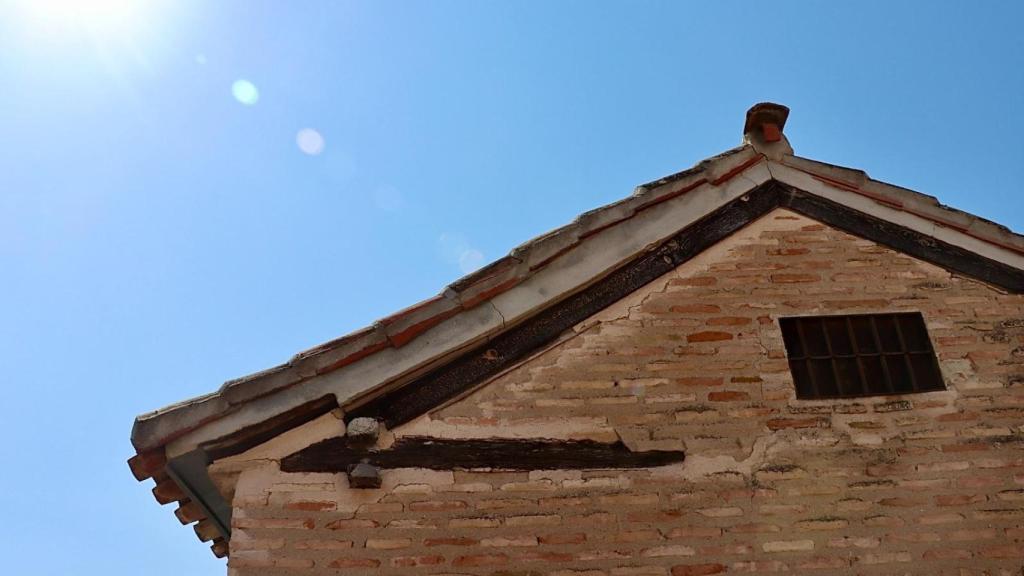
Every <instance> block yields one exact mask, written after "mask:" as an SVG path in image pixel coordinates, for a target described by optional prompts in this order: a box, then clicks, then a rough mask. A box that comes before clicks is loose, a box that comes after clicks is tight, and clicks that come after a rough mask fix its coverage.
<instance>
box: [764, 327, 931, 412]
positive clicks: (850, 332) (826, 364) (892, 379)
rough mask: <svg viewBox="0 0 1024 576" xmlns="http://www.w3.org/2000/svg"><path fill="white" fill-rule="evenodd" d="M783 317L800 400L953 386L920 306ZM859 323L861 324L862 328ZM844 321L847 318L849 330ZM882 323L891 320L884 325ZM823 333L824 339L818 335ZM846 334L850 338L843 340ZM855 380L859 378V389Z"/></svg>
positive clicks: (913, 392)
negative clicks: (873, 311)
mask: <svg viewBox="0 0 1024 576" xmlns="http://www.w3.org/2000/svg"><path fill="white" fill-rule="evenodd" d="M778 320H779V330H780V332H782V336H783V342H784V347H785V350H786V361H787V363H788V364H789V370H790V376H791V377H792V379H793V384H794V390H795V392H796V397H797V399H799V400H841V399H850V398H867V397H877V396H898V395H904V394H921V393H926V392H940V391H943V390H948V386H947V385H946V382H945V378H944V377H943V375H942V370H941V368H940V366H939V362H938V356H937V355H936V352H935V346H934V345H933V344H932V341H931V336H930V335H929V333H928V326H927V323H926V322H925V320H924V315H923V314H922V313H921V312H919V311H900V312H875V313H858V314H827V315H803V316H785V317H779V318H778ZM855 323H856V324H859V326H858V327H856V328H855V326H854V324H855ZM815 324H817V328H815ZM838 324H844V325H845V330H843V327H842V326H837V325H838ZM879 324H886V326H883V328H882V329H880V328H879ZM815 329H817V333H816V334H812V335H810V336H808V334H807V332H809V331H813V330H815ZM869 329H870V332H868V330H869ZM886 330H890V331H889V332H887V331H886ZM837 335H840V337H839V338H836V336H837ZM818 336H820V341H819V340H815V339H814V338H815V337H818ZM844 339H845V344H844V343H842V342H840V341H842V340H844ZM833 340H836V343H835V344H834V343H833ZM862 347H863V348H865V349H862ZM835 348H842V350H839V351H837V350H835ZM893 362H895V364H892V363H893ZM898 376H902V378H897V377H898ZM919 380H921V381H920V382H919ZM851 384H856V389H854V386H852V385H851ZM908 384H909V386H908Z"/></svg>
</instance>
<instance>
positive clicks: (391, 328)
mask: <svg viewBox="0 0 1024 576" xmlns="http://www.w3.org/2000/svg"><path fill="white" fill-rule="evenodd" d="M787 115H788V109H786V108H785V107H782V106H779V105H774V104H759V105H756V106H754V107H753V108H751V110H750V111H749V112H748V114H747V118H746V126H745V134H744V142H743V144H742V145H741V146H739V147H737V148H734V149H732V150H729V151H726V152H724V153H722V154H720V155H718V156H714V157H712V158H708V159H707V160H704V161H702V162H700V163H699V164H697V165H696V166H694V167H693V168H691V169H689V170H685V171H683V172H679V173H677V174H673V175H671V176H667V177H665V178H661V179H659V180H656V181H654V182H650V183H647V184H644V185H641V186H639V187H637V188H636V190H635V191H634V193H633V194H632V195H631V196H629V197H627V198H624V199H622V200H620V201H618V202H614V203H612V204H608V205H606V206H603V207H601V208H598V209H595V210H591V211H589V212H585V213H583V214H581V215H580V216H579V217H577V218H576V220H574V221H573V222H572V223H571V224H568V225H566V226H563V227H561V228H558V229H556V230H553V231H551V232H549V233H547V234H544V235H542V236H540V237H537V238H534V239H533V240H530V241H528V242H526V243H525V244H522V245H520V246H519V247H517V248H515V249H513V250H512V251H511V252H510V253H509V255H508V256H505V257H504V258H501V259H499V260H497V261H496V262H493V263H491V264H490V265H488V266H486V267H485V268H483V269H481V270H478V271H477V272H474V273H472V274H469V275H467V276H465V277H463V278H461V279H459V280H457V281H455V282H454V283H452V284H451V285H449V286H448V287H446V288H445V289H444V290H443V291H442V292H441V293H440V294H438V295H437V296H435V297H433V298H430V299H427V300H425V301H423V302H420V303H418V304H415V305H413V306H411V307H409V308H406V309H405V310H402V311H399V312H396V313H395V314H392V315H391V316H388V317H386V318H383V319H381V320H378V321H377V322H375V323H373V324H372V325H370V326H367V327H366V328H363V329H361V330H358V331H356V332H353V333H351V334H348V335H346V336H343V337H341V338H338V339H336V340H332V341H330V342H327V343H324V344H322V345H320V346H317V347H315V348H312V349H310V350H306V351H304V352H300V353H299V354H296V355H295V356H294V357H293V358H292V359H291V360H289V361H288V362H287V363H285V364H282V365H280V366H276V367H274V368H270V369H268V370H265V371H262V372H259V373H256V374H252V375H249V376H245V377H243V378H239V379H236V380H231V381H229V382H226V383H225V384H224V385H223V386H221V388H220V389H219V390H218V391H217V392H214V393H211V394H208V395H205V396H201V397H198V398H193V399H190V400H186V401H184V402H181V403H178V404H174V405H172V406H168V407H166V408H162V409H160V410H157V411H154V412H150V413H147V414H143V415H141V416H139V417H138V418H137V419H136V421H135V425H134V427H133V430H132V443H133V445H134V446H135V448H136V450H137V451H138V454H137V455H136V456H135V457H133V458H132V459H131V460H130V461H129V463H130V465H131V466H132V470H133V472H134V473H135V475H136V477H137V478H138V479H139V480H143V479H145V478H148V477H154V478H155V479H156V480H157V482H158V485H157V488H156V489H154V494H155V495H156V497H157V500H158V501H161V502H162V503H163V502H164V501H175V500H177V501H179V502H182V501H184V502H185V503H184V504H183V505H182V506H181V507H180V508H179V511H181V510H185V512H181V513H179V519H182V520H183V522H184V520H186V519H187V520H197V519H203V520H204V521H205V522H207V524H206V526H204V528H203V532H204V533H203V534H200V536H201V537H203V538H206V537H210V536H212V537H214V538H215V537H216V533H215V532H214V531H212V530H210V526H209V524H210V520H216V519H215V518H209V517H210V516H218V513H217V511H215V510H211V506H210V504H209V503H204V502H203V501H202V498H201V494H199V492H200V491H201V490H202V487H201V486H196V482H195V481H191V482H190V481H189V480H188V479H187V478H182V477H181V476H182V474H183V472H182V471H181V470H184V468H182V467H180V466H179V467H177V471H176V467H175V466H170V465H168V460H170V461H171V462H172V463H173V462H176V461H179V460H180V461H182V462H184V461H185V458H186V457H188V458H192V459H193V468H196V467H202V466H205V463H206V462H209V461H211V460H214V459H217V458H220V457H223V456H226V455H230V454H234V453H238V452H240V451H242V450H245V449H247V448H249V447H251V446H254V445H256V444H259V443H261V442H263V441H266V440H267V439H269V438H271V437H273V436H274V435H276V434H278V433H280V432H281V431H283V430H286V429H288V428H291V427H294V426H296V425H298V424H301V423H303V422H305V421H308V420H310V419H311V418H314V417H316V416H318V415H320V414H323V413H325V412H327V411H329V410H331V409H333V408H336V407H338V406H340V407H342V408H343V409H344V410H345V411H346V413H347V414H357V413H363V414H368V415H372V416H376V417H379V418H382V419H384V420H385V421H387V422H388V423H389V424H397V423H401V422H402V421H405V420H407V419H408V418H409V417H410V415H412V416H415V415H417V414H414V412H415V411H416V410H419V409H421V408H422V406H426V405H429V404H430V403H431V402H436V403H439V402H442V401H444V400H446V399H448V398H450V397H452V395H454V394H458V393H460V392H461V391H462V390H463V389H464V387H465V386H468V385H470V384H472V383H473V382H478V381H479V379H480V378H481V377H482V376H486V372H487V370H494V369H496V368H498V367H500V366H501V365H503V363H504V361H514V358H512V356H514V355H515V354H518V353H522V351H523V350H526V351H528V350H530V349H532V348H531V346H532V347H536V345H537V344H538V342H541V341H542V340H543V338H551V337H552V335H553V334H554V335H557V332H558V330H560V329H564V328H562V327H564V326H565V325H566V323H568V326H570V327H571V326H572V325H573V323H574V322H577V321H579V320H578V319H577V318H578V317H579V315H581V314H587V313H588V311H589V310H592V309H594V308H595V307H596V308H597V309H600V308H601V307H603V306H606V305H607V304H608V303H610V302H608V300H609V299H614V298H618V297H621V295H620V294H621V293H622V292H623V291H627V292H626V293H628V291H630V290H633V289H635V288H636V287H639V285H642V284H643V283H645V282H647V281H649V280H645V279H646V278H648V276H649V275H651V274H657V273H658V270H660V266H662V265H664V266H675V265H678V263H680V262H682V261H685V259H688V258H689V257H692V255H695V254H696V253H697V252H699V251H700V250H702V249H703V247H706V246H707V245H709V243H713V242H714V241H716V240H717V239H718V238H720V237H724V236H723V235H728V234H731V232H732V231H734V230H735V229H738V227H740V226H742V225H744V224H745V223H746V222H749V221H750V220H751V219H753V218H756V217H757V216H758V215H759V212H758V211H759V210H760V211H764V210H767V209H771V208H773V207H777V206H786V207H790V208H792V209H795V210H797V211H802V212H804V213H807V214H808V215H810V216H812V217H816V218H819V219H825V220H830V222H829V223H830V224H832V225H835V226H837V227H840V228H845V229H847V230H848V231H850V232H853V233H857V234H861V235H865V236H869V237H870V236H872V235H874V237H876V238H877V239H878V240H879V241H880V242H882V243H888V244H890V245H892V244H899V247H900V249H902V250H904V251H906V252H908V253H911V254H912V255H915V256H917V257H920V258H922V259H924V260H929V261H932V262H934V263H936V264H939V265H941V266H945V267H946V268H949V269H951V270H954V271H956V272H958V273H961V274H964V275H967V276H971V277H974V278H977V279H979V280H982V281H985V282H988V283H990V284H992V285H994V286H997V287H999V288H1001V289H1004V290H1007V291H1010V292H1024V237H1022V236H1020V235H1017V234H1014V233H1013V232H1011V231H1010V230H1008V229H1007V228H1005V227H1003V226H1000V225H998V224H995V223H993V222H990V221H988V220H984V219H982V218H978V217H975V216H972V215H970V214H967V213H965V212H961V211H959V210H955V209H952V208H949V207H946V206H943V205H942V204H940V203H939V202H938V201H937V200H936V199H935V198H933V197H931V196H926V195H923V194H920V193H917V192H914V191H911V190H907V189H904V188H899V187H896V186H892V185H890V184H885V183H882V182H879V181H876V180H873V179H871V178H870V177H868V175H867V174H866V173H865V172H863V171H860V170H854V169H850V168H843V167H839V166H834V165H831V164H826V163H822V162H817V161H814V160H809V159H806V158H801V157H798V156H795V155H793V153H792V148H791V147H790V146H789V143H788V141H787V139H786V137H785V136H784V135H783V128H784V125H785V120H786V116H787ZM658 259H661V260H663V263H662V264H657V261H658ZM652 262H653V264H652ZM655 277H656V276H655ZM651 279H653V278H651ZM638 283H639V285H638ZM609 286H611V287H609ZM612 301H614V300H612ZM545 315H546V317H545ZM583 317H584V318H585V317H586V316H583ZM538 326H540V327H539V328H538ZM541 332H543V334H541ZM485 343H486V346H485V345H484V344H485ZM489 355H491V356H489ZM496 360H500V361H496ZM442 368H445V369H446V370H447V372H445V374H447V376H443V377H442V374H441V373H440V372H439V370H441V369H442ZM452 374H454V376H452ZM195 462H198V464H196V463H195ZM189 506H191V508H189ZM228 512H229V511H228ZM221 515H222V514H221ZM214 524H217V522H214ZM220 524H221V525H220V526H219V529H220V530H219V531H220V532H221V533H222V534H226V533H227V530H228V529H227V526H226V525H224V524H225V523H224V522H223V519H221V521H220ZM200 526H203V524H202V523H200ZM198 532H200V530H199V529H197V533H198ZM206 539H208V538H206ZM215 542H216V544H215V552H225V551H226V550H225V547H224V544H223V542H222V541H221V540H219V539H218V540H215ZM218 547H219V549H218Z"/></svg>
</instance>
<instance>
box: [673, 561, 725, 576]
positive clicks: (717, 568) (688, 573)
mask: <svg viewBox="0 0 1024 576" xmlns="http://www.w3.org/2000/svg"><path fill="white" fill-rule="evenodd" d="M725 570H726V567H725V565H723V564H688V565H679V566H673V567H672V576H707V575H708V574H721V573H723V572H725Z"/></svg>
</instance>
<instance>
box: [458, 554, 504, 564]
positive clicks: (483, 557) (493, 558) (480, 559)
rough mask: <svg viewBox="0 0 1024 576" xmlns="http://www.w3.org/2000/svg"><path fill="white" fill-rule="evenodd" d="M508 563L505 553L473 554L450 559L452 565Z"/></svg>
mask: <svg viewBox="0 0 1024 576" xmlns="http://www.w3.org/2000/svg"><path fill="white" fill-rule="evenodd" d="M505 564H508V556H506V555H505V554H473V555H469V556H459V557H457V558H455V559H454V560H452V566H504V565H505Z"/></svg>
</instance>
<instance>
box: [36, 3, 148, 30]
mask: <svg viewBox="0 0 1024 576" xmlns="http://www.w3.org/2000/svg"><path fill="white" fill-rule="evenodd" d="M20 4H21V5H22V7H23V10H24V12H25V15H26V16H27V17H28V18H29V20H30V21H31V22H32V23H33V24H36V25H38V26H40V27H41V28H45V29H48V30H49V31H58V30H60V29H72V28H78V29H85V30H87V31H88V32H91V33H93V34H111V33H118V32H131V31H133V30H134V29H135V28H136V27H137V26H138V25H140V24H141V20H142V18H143V16H144V15H145V12H146V7H147V4H149V3H148V2H147V1H146V0H22V1H21V3H20Z"/></svg>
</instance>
